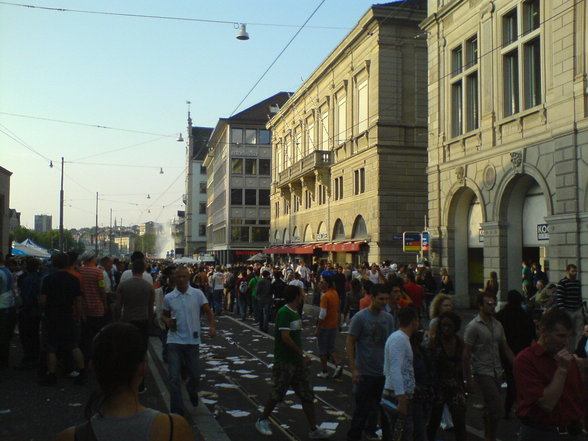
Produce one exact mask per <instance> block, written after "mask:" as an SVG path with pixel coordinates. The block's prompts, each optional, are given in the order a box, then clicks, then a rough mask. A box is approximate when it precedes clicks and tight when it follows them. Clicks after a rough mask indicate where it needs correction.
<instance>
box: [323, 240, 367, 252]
mask: <svg viewBox="0 0 588 441" xmlns="http://www.w3.org/2000/svg"><path fill="white" fill-rule="evenodd" d="M362 243H364V242H339V243H327V244H325V245H323V246H322V249H323V251H332V252H335V253H349V252H356V251H359V249H360V247H361V244H362Z"/></svg>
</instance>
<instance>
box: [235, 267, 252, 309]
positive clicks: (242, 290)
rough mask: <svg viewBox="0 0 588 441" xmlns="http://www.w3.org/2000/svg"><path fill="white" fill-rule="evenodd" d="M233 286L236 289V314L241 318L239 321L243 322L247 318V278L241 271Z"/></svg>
mask: <svg viewBox="0 0 588 441" xmlns="http://www.w3.org/2000/svg"><path fill="white" fill-rule="evenodd" d="M235 286H236V287H237V308H238V313H239V315H240V316H241V320H245V319H246V318H247V308H248V304H249V302H248V295H249V283H247V277H245V274H244V273H243V271H241V272H239V275H238V277H237V281H236V283H235Z"/></svg>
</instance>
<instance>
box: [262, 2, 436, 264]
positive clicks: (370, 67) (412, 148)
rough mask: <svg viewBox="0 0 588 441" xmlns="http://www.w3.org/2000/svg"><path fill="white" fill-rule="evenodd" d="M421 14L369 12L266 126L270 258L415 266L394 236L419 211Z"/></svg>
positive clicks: (380, 8) (397, 6)
mask: <svg viewBox="0 0 588 441" xmlns="http://www.w3.org/2000/svg"><path fill="white" fill-rule="evenodd" d="M425 17H426V2H425V1H421V0H410V1H403V2H397V3H387V4H382V5H375V6H373V7H371V8H370V9H369V10H368V11H367V12H366V13H365V14H364V15H363V16H362V17H361V18H360V20H359V22H358V23H357V25H356V26H355V27H354V28H353V30H351V32H350V33H349V34H348V35H347V36H346V37H345V38H344V39H343V41H342V42H341V43H340V44H339V45H338V46H337V47H336V48H335V50H334V51H333V52H332V53H331V54H330V55H329V56H328V57H327V58H326V59H325V61H323V63H322V64H321V65H320V66H319V67H318V68H317V69H316V70H315V71H314V73H313V74H312V75H311V76H310V78H309V79H308V80H307V81H305V82H304V84H303V85H302V86H301V88H300V89H299V90H298V91H297V92H296V93H295V94H294V95H293V96H292V97H291V98H290V100H288V102H287V103H286V104H285V105H284V106H283V107H282V108H281V109H280V111H279V112H278V113H277V114H276V115H275V116H274V117H273V118H272V119H271V120H270V122H269V124H268V126H267V127H268V128H269V129H270V130H272V132H273V140H272V144H273V150H272V166H273V168H272V187H271V230H270V241H271V242H272V246H271V247H270V248H268V249H267V250H266V252H267V253H270V254H273V255H274V257H278V256H280V255H281V257H279V258H281V259H292V258H294V257H295V256H296V257H297V258H304V255H307V256H306V260H309V257H311V256H309V255H314V256H317V257H318V256H322V257H329V258H331V259H333V260H336V261H339V262H351V261H354V262H356V263H357V262H359V261H368V260H369V261H370V262H377V261H381V260H383V259H393V260H395V261H414V259H415V255H406V254H403V253H402V240H398V237H399V236H401V235H402V232H403V231H407V230H416V231H420V230H421V229H422V227H423V222H424V215H425V213H426V204H427V197H426V174H425V166H426V127H427V119H426V117H427V107H426V106H427V104H426V93H427V84H426V74H427V58H426V57H427V48H426V41H425V39H424V38H419V34H421V33H422V31H421V30H420V29H419V28H418V24H419V23H420V22H421V21H422V20H424V19H425ZM395 236H396V238H395ZM329 253H332V254H329Z"/></svg>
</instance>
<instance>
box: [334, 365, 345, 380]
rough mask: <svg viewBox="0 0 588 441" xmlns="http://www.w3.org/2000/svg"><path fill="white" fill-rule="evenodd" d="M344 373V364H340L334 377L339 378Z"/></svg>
mask: <svg viewBox="0 0 588 441" xmlns="http://www.w3.org/2000/svg"><path fill="white" fill-rule="evenodd" d="M342 373H343V366H341V365H339V366H337V367H336V368H335V373H334V374H333V378H339V377H340V376H341V374H342Z"/></svg>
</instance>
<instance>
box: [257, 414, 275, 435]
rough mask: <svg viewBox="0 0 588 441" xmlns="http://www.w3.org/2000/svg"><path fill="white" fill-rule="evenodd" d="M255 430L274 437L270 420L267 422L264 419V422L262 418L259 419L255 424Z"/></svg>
mask: <svg viewBox="0 0 588 441" xmlns="http://www.w3.org/2000/svg"><path fill="white" fill-rule="evenodd" d="M255 428H256V429H257V431H258V432H259V433H261V434H262V435H265V436H272V429H271V428H270V425H269V420H267V419H263V420H262V419H261V418H260V419H258V420H257V421H256V422H255Z"/></svg>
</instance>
